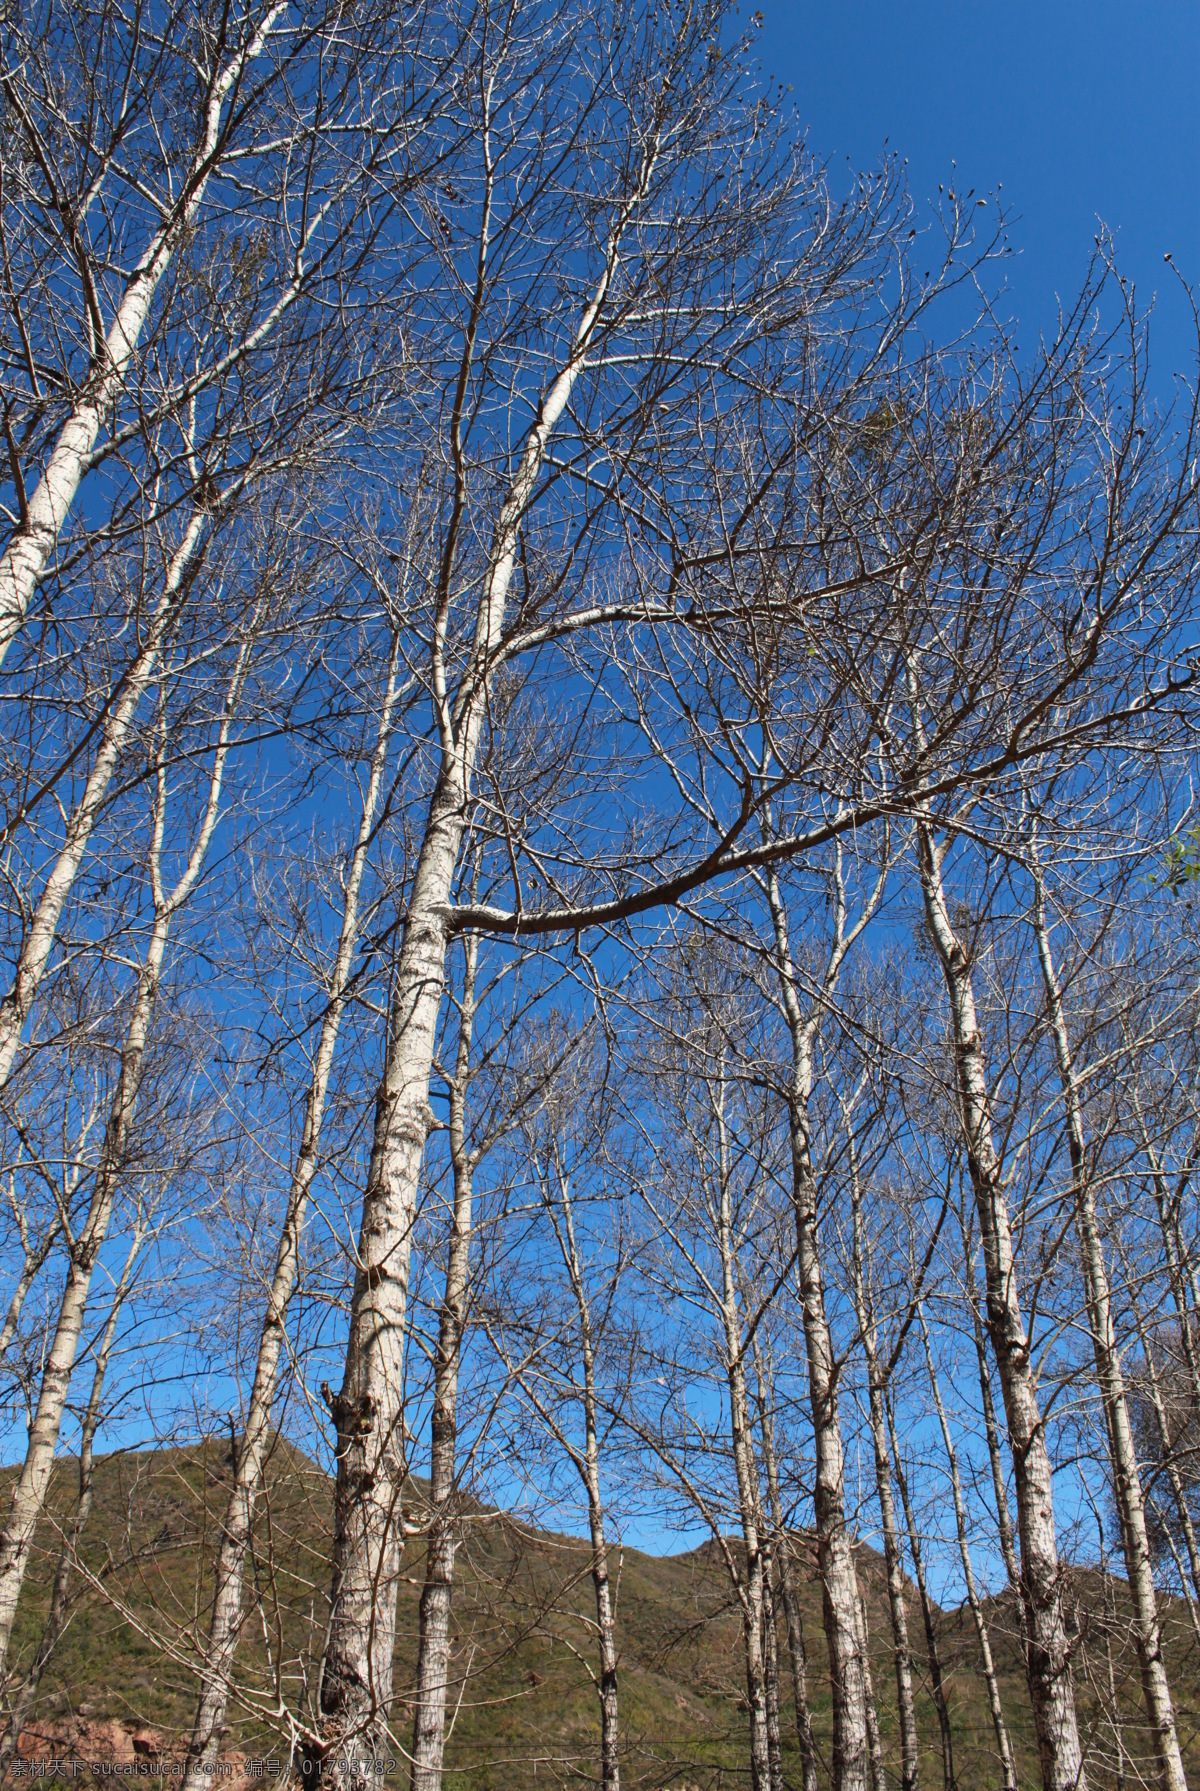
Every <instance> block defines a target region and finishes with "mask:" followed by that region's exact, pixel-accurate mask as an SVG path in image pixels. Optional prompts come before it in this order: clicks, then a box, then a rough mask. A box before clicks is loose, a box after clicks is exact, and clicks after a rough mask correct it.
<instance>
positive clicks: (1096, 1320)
mask: <svg viewBox="0 0 1200 1791" xmlns="http://www.w3.org/2000/svg"><path fill="white" fill-rule="evenodd" d="M1032 868H1033V877H1034V908H1033V929H1034V936H1035V938H1036V940H1037V950H1038V961H1039V963H1040V965H1041V969H1042V983H1043V986H1044V988H1045V993H1046V1011H1047V1017H1048V1019H1049V1023H1050V1033H1051V1037H1052V1038H1053V1040H1054V1054H1055V1058H1056V1060H1057V1063H1058V1074H1059V1081H1060V1084H1061V1087H1062V1094H1063V1105H1064V1108H1065V1110H1066V1120H1067V1148H1068V1152H1069V1154H1070V1160H1071V1180H1072V1184H1073V1190H1072V1191H1073V1194H1074V1199H1075V1218H1076V1224H1077V1226H1078V1230H1079V1245H1080V1253H1081V1256H1082V1260H1083V1277H1084V1295H1085V1298H1086V1300H1087V1312H1088V1326H1089V1329H1090V1331H1091V1333H1092V1348H1093V1351H1094V1353H1095V1358H1096V1379H1097V1382H1098V1384H1099V1387H1100V1398H1101V1402H1102V1404H1103V1407H1104V1425H1105V1430H1106V1432H1107V1435H1108V1447H1109V1455H1110V1458H1111V1461H1112V1466H1113V1495H1114V1497H1115V1499H1116V1503H1117V1511H1118V1514H1119V1517H1120V1523H1121V1546H1122V1551H1123V1553H1124V1557H1125V1574H1126V1578H1127V1580H1128V1583H1129V1599H1130V1603H1131V1604H1132V1606H1133V1631H1134V1641H1135V1643H1136V1646H1137V1652H1138V1665H1139V1667H1140V1669H1141V1678H1142V1693H1143V1696H1144V1698H1145V1702H1146V1717H1147V1721H1148V1723H1149V1726H1150V1732H1151V1734H1152V1736H1153V1737H1154V1750H1155V1755H1156V1761H1157V1766H1158V1774H1159V1778H1160V1781H1161V1783H1162V1785H1163V1787H1164V1791H1185V1787H1186V1784H1187V1780H1186V1778H1185V1776H1184V1770H1183V1756H1182V1754H1181V1753H1180V1749H1179V1737H1178V1734H1177V1733H1176V1729H1175V1711H1174V1707H1173V1705H1172V1702H1171V1688H1170V1686H1169V1684H1168V1682H1167V1669H1166V1663H1165V1662H1164V1660H1163V1654H1162V1637H1161V1633H1160V1630H1159V1622H1158V1601H1157V1599H1156V1598H1155V1595H1154V1571H1153V1560H1152V1556H1151V1552H1150V1540H1149V1536H1148V1534H1147V1529H1146V1506H1145V1500H1144V1499H1143V1496H1142V1478H1141V1474H1140V1472H1139V1470H1138V1460H1137V1446H1136V1443H1135V1442H1134V1435H1133V1424H1132V1421H1131V1419H1130V1416H1129V1406H1128V1402H1127V1400H1126V1398H1125V1377H1124V1374H1123V1373H1122V1370H1121V1351H1120V1346H1119V1344H1118V1342H1117V1335H1116V1329H1115V1326H1114V1324H1113V1316H1112V1298H1111V1293H1110V1288H1109V1279H1108V1264H1107V1262H1106V1261H1105V1257H1104V1242H1103V1239H1102V1237H1101V1235H1100V1222H1099V1216H1098V1214H1097V1212H1096V1195H1095V1189H1094V1186H1093V1183H1092V1178H1091V1176H1090V1175H1089V1173H1088V1163H1087V1145H1086V1138H1085V1135H1084V1123H1083V1103H1082V1100H1081V1098H1080V1089H1079V1077H1078V1074H1077V1072H1076V1068H1075V1057H1074V1053H1073V1051H1072V1049H1071V1037H1070V1033H1069V1031H1068V1029H1067V1017H1066V1009H1065V1006H1064V1003H1063V996H1062V988H1061V986H1060V983H1059V978H1058V972H1057V969H1056V967H1055V963H1054V955H1053V951H1052V949H1051V943H1050V929H1049V926H1048V924H1047V920H1046V899H1045V890H1044V887H1043V883H1042V876H1041V871H1040V867H1039V866H1038V863H1037V858H1036V852H1034V853H1033V854H1032ZM1185 1323H1186V1320H1185Z"/></svg>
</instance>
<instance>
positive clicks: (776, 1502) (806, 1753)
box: [759, 1374, 817, 1791]
mask: <svg viewBox="0 0 1200 1791" xmlns="http://www.w3.org/2000/svg"><path fill="white" fill-rule="evenodd" d="M759 1386H760V1388H761V1387H762V1386H763V1380H762V1376H761V1374H760V1375H759ZM761 1418H762V1424H761V1429H762V1446H763V1463H764V1465H765V1467H766V1470H767V1494H768V1497H769V1498H770V1501H771V1525H772V1529H773V1531H774V1536H775V1546H774V1550H773V1552H774V1554H775V1556H776V1558H777V1560H778V1565H779V1599H780V1603H781V1604H782V1605H783V1617H784V1622H785V1624H786V1626H787V1638H788V1653H789V1655H790V1656H791V1662H792V1696H793V1700H794V1702H795V1706H796V1741H797V1745H798V1747H799V1750H800V1775H801V1776H800V1783H801V1791H817V1750H816V1744H815V1743H814V1741H813V1732H812V1715H811V1712H810V1711H809V1708H808V1655H807V1653H806V1651H805V1647H804V1627H803V1624H802V1623H801V1620H800V1607H799V1605H798V1604H797V1602H796V1592H795V1582H794V1581H793V1579H792V1551H791V1542H790V1539H789V1537H788V1535H787V1532H786V1530H785V1529H784V1523H783V1504H782V1501H781V1499H780V1496H779V1467H778V1463H777V1461H776V1456H775V1436H774V1430H773V1427H772V1424H771V1417H770V1413H769V1411H768V1409H767V1403H766V1399H765V1398H764V1399H763V1401H762V1405H761Z"/></svg>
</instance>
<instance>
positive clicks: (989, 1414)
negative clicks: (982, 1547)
mask: <svg viewBox="0 0 1200 1791" xmlns="http://www.w3.org/2000/svg"><path fill="white" fill-rule="evenodd" d="M963 1252H964V1255H965V1257H966V1263H967V1294H968V1297H969V1299H970V1302H971V1329H972V1333H973V1335H974V1339H975V1362H976V1366H977V1367H978V1370H979V1399H980V1403H981V1405H982V1407H983V1427H984V1430H985V1432H986V1433H987V1446H988V1461H989V1462H990V1463H991V1469H992V1492H993V1493H994V1495H995V1499H996V1522H997V1525H998V1527H999V1531H1000V1552H1001V1554H1002V1555H1003V1556H1004V1565H1005V1568H1006V1569H1007V1572H1008V1578H1009V1583H1010V1585H1011V1586H1012V1588H1013V1590H1014V1591H1015V1592H1018V1593H1019V1592H1020V1587H1021V1570H1020V1567H1019V1566H1018V1565H1017V1547H1016V1543H1015V1541H1014V1540H1013V1527H1012V1516H1011V1514H1010V1512H1009V1509H1008V1491H1007V1488H1006V1486H1005V1483H1004V1460H1003V1457H1002V1456H1001V1453H1000V1427H999V1425H998V1424H997V1423H996V1404H995V1400H994V1399H993V1397H992V1377H991V1373H990V1371H989V1369H988V1361H987V1341H986V1339H985V1337H984V1334H983V1320H982V1319H981V1318H980V1316H979V1302H978V1300H977V1299H976V1297H975V1274H974V1269H973V1268H972V1266H971V1247H970V1245H969V1244H968V1243H967V1241H966V1238H965V1236H964V1239H963ZM1022 1621H1024V1611H1023V1610H1022Z"/></svg>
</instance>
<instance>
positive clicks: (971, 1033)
mask: <svg viewBox="0 0 1200 1791" xmlns="http://www.w3.org/2000/svg"><path fill="white" fill-rule="evenodd" d="M918 849H919V853H920V864H921V887H922V892H923V894H924V899H925V913H926V917H927V919H928V922H929V928H930V932H931V933H932V935H933V940H934V944H935V947H936V950H937V955H938V959H939V962H940V964H941V967H942V973H943V976H944V979H945V984H946V990H947V994H948V996H949V1000H950V1011H951V1017H952V1021H953V1028H954V1044H955V1056H956V1059H957V1066H958V1094H959V1106H960V1111H961V1115H962V1122H963V1134H964V1139H965V1142H966V1147H967V1163H968V1167H969V1170H970V1176H971V1186H972V1189H973V1190H974V1194H975V1204H976V1210H977V1212H978V1215H979V1228H980V1233H981V1235H982V1238H983V1250H984V1264H985V1268H986V1275H987V1312H988V1330H989V1332H990V1334H991V1339H992V1349H993V1352H994V1354H995V1357H996V1365H997V1368H998V1370H999V1374H1000V1385H1001V1389H1002V1391H1003V1394H1004V1408H1005V1414H1006V1416H1007V1419H1008V1434H1009V1439H1010V1441H1011V1444H1012V1450H1013V1467H1014V1471H1015V1478H1016V1490H1017V1523H1018V1528H1019V1533H1020V1538H1021V1596H1022V1600H1023V1603H1024V1606H1025V1622H1026V1633H1027V1646H1026V1663H1027V1671H1028V1675H1029V1690H1030V1697H1031V1700H1032V1704H1033V1718H1034V1725H1035V1727H1036V1730H1037V1738H1038V1754H1039V1757H1040V1760H1041V1770H1042V1783H1043V1785H1044V1787H1045V1791H1084V1787H1085V1785H1086V1773H1085V1770H1084V1763H1083V1750H1082V1747H1081V1746H1080V1740H1079V1725H1078V1721H1077V1718H1076V1714H1075V1693H1074V1689H1073V1687H1072V1684H1071V1649H1070V1644H1069V1642H1068V1639H1067V1627H1066V1620H1065V1615H1064V1612H1063V1606H1062V1582H1061V1574H1060V1569H1059V1561H1058V1546H1057V1542H1056V1538H1055V1531H1054V1492H1053V1481H1052V1473H1051V1466H1050V1454H1049V1451H1048V1450H1047V1448H1046V1434H1045V1427H1044V1425H1043V1422H1042V1415H1041V1411H1040V1409H1039V1406H1038V1399H1037V1383H1036V1378H1035V1374H1034V1367H1033V1360H1032V1352H1031V1349H1030V1344H1029V1338H1028V1335H1027V1333H1026V1329H1025V1320H1024V1316H1023V1314H1022V1311H1021V1303H1020V1296H1019V1292H1018V1288H1017V1278H1016V1263H1015V1260H1014V1256H1013V1245H1012V1231H1011V1227H1010V1224H1009V1217H1008V1204H1007V1201H1006V1200H1005V1196H1004V1183H1003V1175H1002V1173H1001V1167H1000V1162H999V1159H998V1158H997V1155H996V1149H995V1145H994V1143H993V1138H992V1115H991V1097H990V1094H989V1091H988V1083H987V1071H986V1066H985V1064H984V1055H983V1043H982V1040H981V1038H980V1034H979V1026H978V1022H977V1020H976V1016H975V994H974V990H973V988H972V985H971V974H970V967H969V965H968V962H967V957H966V953H965V952H964V951H963V948H962V945H961V944H960V942H959V940H958V937H957V935H956V934H955V932H954V928H953V926H952V925H951V922H950V913H949V909H948V907H947V905H946V898H945V892H944V890H943V887H942V876H941V859H940V855H939V853H938V850H937V848H936V846H935V844H934V841H933V838H932V835H931V833H930V830H929V828H928V826H926V825H924V824H923V825H922V826H921V827H920V828H919V829H918Z"/></svg>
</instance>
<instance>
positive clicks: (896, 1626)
mask: <svg viewBox="0 0 1200 1791" xmlns="http://www.w3.org/2000/svg"><path fill="white" fill-rule="evenodd" d="M850 1187H851V1203H852V1209H853V1211H852V1217H853V1250H852V1263H851V1267H852V1279H853V1286H854V1306H855V1314H856V1317H857V1319H858V1334H859V1339H860V1341H861V1343H862V1348H863V1354H864V1356H865V1357H866V1362H867V1400H868V1411H869V1417H870V1424H871V1442H872V1445H873V1448H874V1455H875V1491H876V1496H877V1497H878V1500H879V1518H880V1523H881V1525H882V1528H883V1555H884V1562H885V1565H886V1568H887V1588H888V1610H889V1614H890V1616H891V1623H892V1644H893V1653H894V1657H895V1667H896V1705H897V1709H898V1711H899V1714H900V1784H901V1791H917V1787H918V1784H919V1781H920V1740H919V1737H918V1735H917V1713H916V1707H915V1705H914V1702H913V1683H912V1653H911V1649H910V1647H909V1641H908V1611H907V1609H906V1605H905V1597H904V1562H903V1560H902V1558H901V1551H900V1536H899V1532H898V1530H897V1526H896V1507H895V1503H894V1501H893V1499H892V1469H891V1463H890V1461H889V1459H888V1445H887V1417H886V1413H885V1410H884V1396H885V1392H886V1379H885V1376H884V1374H883V1372H882V1371H881V1369H880V1364H879V1348H878V1340H877V1334H876V1329H875V1322H874V1314H873V1313H872V1312H871V1311H870V1310H869V1308H868V1303H867V1284H866V1275H865V1272H864V1260H865V1256H866V1249H865V1243H864V1238H863V1225H862V1188H861V1185H860V1182H859V1177H858V1165H857V1162H856V1159H855V1155H854V1151H853V1147H852V1144H851V1146H850Z"/></svg>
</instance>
